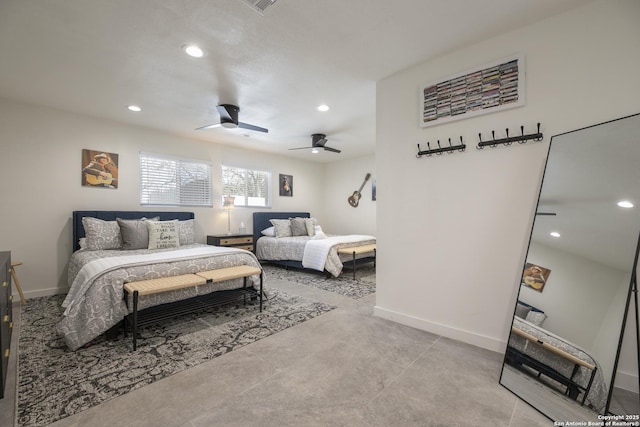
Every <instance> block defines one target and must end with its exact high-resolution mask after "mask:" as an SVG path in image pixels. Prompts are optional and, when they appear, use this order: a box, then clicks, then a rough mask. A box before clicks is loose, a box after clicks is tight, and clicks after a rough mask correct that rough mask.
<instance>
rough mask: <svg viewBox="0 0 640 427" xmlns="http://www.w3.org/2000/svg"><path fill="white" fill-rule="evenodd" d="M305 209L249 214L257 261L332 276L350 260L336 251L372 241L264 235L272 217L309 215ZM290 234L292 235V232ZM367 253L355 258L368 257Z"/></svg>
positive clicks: (357, 237) (360, 237) (357, 236)
mask: <svg viewBox="0 0 640 427" xmlns="http://www.w3.org/2000/svg"><path fill="white" fill-rule="evenodd" d="M309 217H310V215H309V213H308V212H255V213H254V214H253V227H254V241H255V245H256V250H255V252H256V257H257V258H258V259H259V260H261V261H269V262H274V263H281V264H283V265H287V266H294V267H301V268H307V269H311V270H316V271H326V272H328V273H330V274H331V275H332V276H333V277H338V276H339V275H340V274H341V273H342V268H343V263H344V262H347V261H351V260H352V256H351V255H341V254H338V249H340V248H343V247H354V246H364V245H370V244H375V243H376V238H375V237H374V236H370V235H363V234H351V235H340V236H336V235H325V236H326V237H325V236H323V238H317V235H316V236H315V237H314V236H310V235H292V236H286V237H282V236H275V235H273V236H270V235H265V234H264V232H265V230H266V229H269V228H273V225H272V223H273V222H272V220H276V221H277V220H280V221H286V220H289V219H290V218H309ZM292 234H296V233H295V232H294V233H292ZM369 257H370V254H362V255H359V256H358V258H369Z"/></svg>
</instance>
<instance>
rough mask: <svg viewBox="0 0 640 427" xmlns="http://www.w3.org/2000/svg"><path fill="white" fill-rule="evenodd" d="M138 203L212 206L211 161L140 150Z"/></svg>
mask: <svg viewBox="0 0 640 427" xmlns="http://www.w3.org/2000/svg"><path fill="white" fill-rule="evenodd" d="M140 204H141V205H160V206H213V203H212V200H211V163H209V162H204V161H202V160H189V159H181V158H178V157H171V156H163V155H158V154H151V153H140Z"/></svg>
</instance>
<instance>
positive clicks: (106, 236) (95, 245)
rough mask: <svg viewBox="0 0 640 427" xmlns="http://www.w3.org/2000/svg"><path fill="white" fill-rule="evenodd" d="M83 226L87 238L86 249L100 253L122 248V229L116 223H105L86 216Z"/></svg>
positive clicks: (83, 219)
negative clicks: (104, 250) (105, 250)
mask: <svg viewBox="0 0 640 427" xmlns="http://www.w3.org/2000/svg"><path fill="white" fill-rule="evenodd" d="M82 226H83V227H84V234H85V236H86V240H85V243H86V249H88V250H90V251H98V250H102V249H120V248H122V239H121V238H120V227H119V226H118V223H117V222H116V221H104V220H101V219H98V218H93V217H90V216H85V217H83V218H82Z"/></svg>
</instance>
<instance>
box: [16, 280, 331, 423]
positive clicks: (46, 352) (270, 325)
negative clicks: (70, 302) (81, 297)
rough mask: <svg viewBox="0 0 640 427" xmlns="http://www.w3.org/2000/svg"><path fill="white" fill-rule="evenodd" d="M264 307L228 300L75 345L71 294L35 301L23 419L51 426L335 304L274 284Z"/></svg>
mask: <svg viewBox="0 0 640 427" xmlns="http://www.w3.org/2000/svg"><path fill="white" fill-rule="evenodd" d="M268 292H269V300H268V301H265V303H264V307H263V312H262V313H259V312H258V308H257V306H256V305H254V304H248V305H247V306H242V305H239V306H226V307H223V308H219V309H212V310H209V311H207V312H206V313H202V312H200V313H198V314H193V315H186V316H182V317H181V318H180V321H179V322H177V321H175V320H174V321H171V320H167V321H164V322H162V323H159V324H157V325H154V326H148V327H146V328H144V329H143V330H142V331H141V335H142V339H138V350H137V351H136V352H132V344H131V334H129V337H128V338H126V339H125V338H124V336H123V335H122V334H120V336H119V337H118V338H116V339H112V340H108V339H105V338H98V339H96V340H94V341H93V342H92V344H91V346H89V347H87V348H82V349H80V350H78V351H76V352H73V351H70V350H68V349H67V347H66V346H65V344H64V342H63V341H62V340H61V339H60V338H59V337H58V336H57V335H56V332H55V324H56V323H57V322H58V320H59V318H60V316H61V313H62V310H61V307H60V305H61V303H62V300H63V299H64V295H57V296H54V297H45V298H37V299H30V300H29V304H28V305H26V306H24V307H23V311H22V313H21V316H22V317H21V324H22V325H21V328H20V340H19V345H18V363H19V368H18V369H19V380H18V381H19V383H18V425H20V426H43V425H47V424H49V423H52V422H54V421H56V420H59V419H61V418H64V417H68V416H70V415H73V414H75V413H78V412H81V411H83V410H86V409H89V408H91V407H93V406H96V405H98V404H100V403H102V402H105V401H107V400H110V399H113V398H114V397H118V396H121V395H123V394H125V393H128V392H130V391H132V390H135V389H138V388H140V387H143V386H145V385H147V384H151V383H153V382H154V381H157V380H159V379H162V378H165V377H168V376H170V375H172V374H175V373H178V372H180V371H183V370H185V369H188V368H190V367H193V366H195V365H198V364H200V363H203V362H205V361H207V360H211V359H214V358H216V357H218V356H220V355H223V354H225V353H228V352H230V351H232V350H234V349H237V348H240V347H242V346H244V345H246V344H249V343H252V342H254V341H257V340H260V339H262V338H264V337H267V336H269V335H272V334H274V333H276V332H279V331H282V330H284V329H287V328H289V327H291V326H294V325H297V324H299V323H302V322H304V321H306V320H309V319H312V318H314V317H317V316H319V315H321V314H323V313H326V312H328V311H330V310H332V309H334V308H335V307H333V306H330V305H327V304H324V303H319V302H313V301H310V300H307V299H304V298H301V297H296V296H291V295H288V294H286V293H284V292H282V291H278V290H274V289H270V290H269V291H268Z"/></svg>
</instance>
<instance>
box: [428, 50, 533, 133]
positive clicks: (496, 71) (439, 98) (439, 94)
mask: <svg viewBox="0 0 640 427" xmlns="http://www.w3.org/2000/svg"><path fill="white" fill-rule="evenodd" d="M524 78H525V67H524V55H523V54H518V55H513V56H511V57H508V58H503V59H500V60H498V61H494V62H491V63H488V64H485V65H483V66H481V67H477V68H475V69H472V70H469V71H465V72H462V73H458V74H455V75H452V76H449V77H445V78H443V79H441V80H438V81H433V82H429V83H427V84H424V85H422V86H421V87H420V93H419V98H420V104H419V109H418V111H419V122H420V126H421V127H428V126H435V125H439V124H443V123H448V122H451V121H454V120H461V119H467V118H470V117H474V116H478V115H480V114H487V113H493V112H496V111H501V110H505V109H507V108H514V107H520V106H523V105H524V102H525V97H524Z"/></svg>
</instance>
